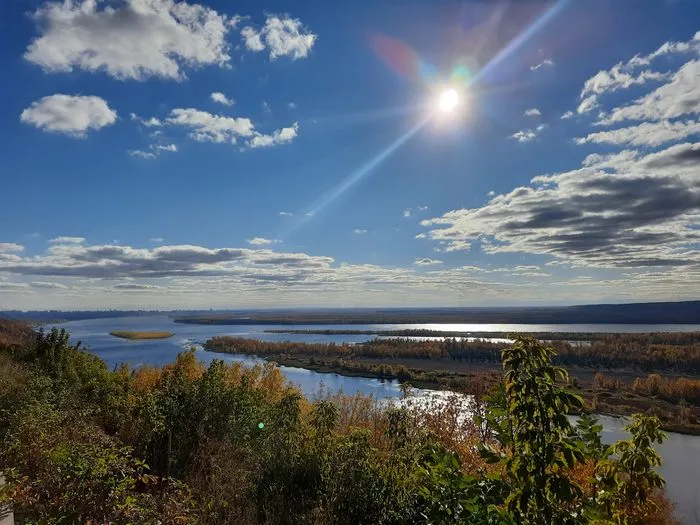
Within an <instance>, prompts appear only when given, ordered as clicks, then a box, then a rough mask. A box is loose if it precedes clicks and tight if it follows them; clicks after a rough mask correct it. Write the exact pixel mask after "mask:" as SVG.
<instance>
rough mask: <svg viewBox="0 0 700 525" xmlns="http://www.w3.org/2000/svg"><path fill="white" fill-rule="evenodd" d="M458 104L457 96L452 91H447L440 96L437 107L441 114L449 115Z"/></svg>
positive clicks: (454, 91)
mask: <svg viewBox="0 0 700 525" xmlns="http://www.w3.org/2000/svg"><path fill="white" fill-rule="evenodd" d="M457 104H459V94H458V93H457V91H456V90H454V89H448V90H447V91H444V92H443V93H442V94H441V95H440V101H439V103H438V106H439V107H440V111H442V112H443V113H451V112H452V111H453V110H454V109H455V108H456V107H457Z"/></svg>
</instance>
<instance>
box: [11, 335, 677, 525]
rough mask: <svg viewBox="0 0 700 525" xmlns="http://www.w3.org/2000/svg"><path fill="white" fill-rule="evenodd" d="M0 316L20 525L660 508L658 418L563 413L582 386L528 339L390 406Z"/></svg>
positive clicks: (590, 516)
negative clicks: (132, 356) (496, 376)
mask: <svg viewBox="0 0 700 525" xmlns="http://www.w3.org/2000/svg"><path fill="white" fill-rule="evenodd" d="M4 330H5V325H4V324H3V323H0V333H3V337H4V338H3V339H2V341H3V344H2V345H1V346H0V470H1V471H2V472H3V474H4V475H5V477H6V479H7V485H6V486H5V487H3V489H2V491H1V492H0V505H2V504H3V503H4V502H7V501H9V502H11V504H12V505H13V507H14V511H15V516H16V519H17V520H18V522H20V523H119V524H121V523H124V524H126V523H138V524H141V523H149V524H151V523H152V524H155V523H162V524H243V525H246V524H250V525H253V524H280V525H282V524H290V525H291V524H299V525H303V524H309V525H310V524H328V525H330V524H347V525H356V524H373V525H374V524H387V525H388V524H396V525H399V524H425V525H428V524H435V525H437V524H444V525H447V524H513V525H515V524H517V525H550V524H552V523H562V524H570V525H574V524H585V523H597V524H604V523H608V524H613V523H615V524H623V523H624V524H642V523H647V524H652V523H654V524H670V523H674V520H673V519H672V518H671V506H670V504H669V503H668V501H667V500H666V499H665V497H664V495H663V487H664V481H663V479H662V478H661V477H660V476H659V475H658V474H657V473H656V468H657V467H658V465H659V463H660V458H659V456H658V455H657V454H656V452H655V451H654V450H653V446H654V444H656V443H660V442H662V441H663V440H664V438H665V435H664V434H663V432H661V431H660V430H659V421H658V419H656V418H655V417H650V416H643V415H638V416H636V417H635V418H633V420H632V421H631V423H630V425H629V430H630V432H631V434H632V438H631V439H630V440H628V441H621V442H618V443H616V444H614V445H613V446H612V447H607V446H605V445H604V444H602V443H601V437H600V431H601V427H600V425H598V424H596V422H595V420H593V419H592V418H590V417H584V418H582V420H581V422H580V423H579V424H578V425H577V426H576V427H572V425H571V424H570V422H569V419H568V418H566V417H565V414H566V413H567V412H571V411H577V410H580V409H581V406H582V401H581V399H580V398H579V397H578V396H576V395H575V394H573V393H571V392H569V391H568V390H567V389H566V388H565V386H564V385H566V379H567V378H566V372H565V371H564V370H563V369H560V368H557V367H556V366H554V365H553V364H552V358H553V357H554V353H553V351H552V350H551V349H549V348H547V347H545V346H543V345H542V344H541V343H539V342H537V341H536V340H534V339H528V338H518V339H517V340H516V341H515V343H514V344H513V345H510V346H508V347H507V348H504V349H503V350H502V353H501V359H502V363H503V369H504V375H503V378H502V381H500V382H499V383H498V384H496V385H494V386H493V388H490V389H489V390H488V391H487V389H486V386H485V388H484V392H482V393H481V394H480V395H477V396H475V398H474V401H473V403H468V402H467V400H466V398H464V397H462V396H458V395H455V396H452V398H449V399H448V400H447V401H445V402H436V403H433V404H431V405H430V406H426V405H424V404H412V403H411V402H410V400H409V401H407V402H406V406H404V407H398V406H392V405H388V406H385V405H382V404H378V403H376V402H375V400H373V399H371V398H366V397H361V396H350V397H348V396H342V395H330V394H323V393H322V394H320V395H319V396H318V397H317V398H315V399H307V398H305V397H304V396H303V395H302V394H301V393H300V392H299V391H298V390H297V389H296V388H295V387H293V386H291V385H289V384H287V383H286V382H285V380H284V378H283V376H282V374H281V373H280V371H279V369H278V368H276V367H275V366H273V365H271V364H268V365H266V366H257V367H254V368H245V367H243V366H241V365H240V364H231V365H229V364H226V363H224V362H222V361H213V362H212V363H211V364H210V365H209V366H204V365H203V364H201V363H199V362H198V361H197V360H196V358H195V354H194V352H192V351H189V352H184V353H182V354H180V355H179V356H178V357H177V359H176V360H175V362H174V363H172V364H169V365H167V366H164V367H162V368H158V367H143V368H139V369H137V370H130V369H128V368H127V367H121V368H119V369H117V370H114V371H110V370H109V369H108V368H107V367H106V366H105V364H104V363H103V362H102V361H101V360H100V359H99V358H97V357H96V356H94V355H92V354H90V353H87V352H85V351H83V350H81V349H80V347H79V345H74V344H72V343H71V342H70V340H69V335H68V334H67V333H66V332H65V331H63V330H61V331H59V330H56V329H53V330H52V331H51V332H49V333H38V334H35V333H32V332H31V331H30V330H29V329H27V328H18V327H16V326H15V327H13V326H10V327H8V333H7V334H6V333H5V331H4ZM409 399H410V398H409ZM466 405H469V406H466ZM467 408H469V409H470V410H471V411H472V412H473V413H474V414H475V418H474V419H469V418H465V417H464V414H465V413H466V409H467Z"/></svg>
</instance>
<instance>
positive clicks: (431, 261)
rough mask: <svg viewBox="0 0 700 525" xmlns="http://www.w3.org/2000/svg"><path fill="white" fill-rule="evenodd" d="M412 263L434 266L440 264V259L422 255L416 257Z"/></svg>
mask: <svg viewBox="0 0 700 525" xmlns="http://www.w3.org/2000/svg"><path fill="white" fill-rule="evenodd" d="M413 264H415V265H418V266H435V265H437V264H442V261H439V260H437V259H431V258H429V257H423V258H421V259H416V260H415V261H414V262H413Z"/></svg>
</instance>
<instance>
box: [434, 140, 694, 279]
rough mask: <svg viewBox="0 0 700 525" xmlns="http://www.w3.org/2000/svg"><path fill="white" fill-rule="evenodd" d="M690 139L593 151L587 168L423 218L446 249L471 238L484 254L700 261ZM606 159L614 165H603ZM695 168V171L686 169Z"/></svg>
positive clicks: (599, 261)
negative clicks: (620, 152)
mask: <svg viewBox="0 0 700 525" xmlns="http://www.w3.org/2000/svg"><path fill="white" fill-rule="evenodd" d="M696 149H697V145H690V144H688V145H681V146H673V147H671V148H669V149H667V150H664V151H662V152H657V153H652V154H648V155H645V156H640V157H639V158H635V157H634V156H630V155H626V156H617V157H615V159H612V158H611V157H608V158H604V157H600V158H599V159H598V162H597V163H596V162H591V161H589V166H585V167H583V168H581V169H578V170H574V171H571V172H566V173H562V174H558V175H550V176H543V177H536V178H535V179H533V181H532V184H531V185H530V186H523V187H519V188H516V189H514V190H513V191H511V192H510V193H508V194H505V195H499V196H497V197H495V198H494V199H492V200H491V201H489V202H488V204H486V205H485V206H483V207H481V208H472V209H462V210H455V211H451V212H449V213H446V214H445V215H443V216H442V217H438V218H435V219H431V220H427V221H423V223H422V224H423V225H424V226H432V227H434V228H435V229H432V230H431V231H429V232H428V237H429V238H431V239H433V240H439V241H446V242H447V243H448V249H449V248H464V249H469V248H470V244H471V243H472V242H475V241H477V240H478V241H479V242H480V243H481V247H482V249H483V250H484V251H486V252H488V253H498V252H525V253H536V254H540V255H550V256H553V257H556V258H559V259H563V260H568V261H570V262H572V263H574V264H577V265H580V266H600V267H646V266H684V265H688V264H691V263H693V262H700V251H698V250H697V249H696V248H694V246H696V244H697V243H698V242H700V231H698V230H697V229H696V228H694V226H693V225H695V224H697V223H698V221H700V180H698V179H697V177H696V176H694V175H693V173H697V171H696V170H697V166H698V164H697V155H696ZM602 162H605V163H607V165H608V166H609V167H611V168H612V167H614V169H612V170H610V169H607V170H606V169H602V168H601V166H600V163H602ZM693 170H695V172H694V171H693Z"/></svg>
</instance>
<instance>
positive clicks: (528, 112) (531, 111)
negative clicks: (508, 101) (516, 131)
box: [525, 108, 542, 117]
mask: <svg viewBox="0 0 700 525" xmlns="http://www.w3.org/2000/svg"><path fill="white" fill-rule="evenodd" d="M541 115H542V112H541V111H540V110H539V109H537V108H530V109H526V110H525V116H526V117H539V116H541Z"/></svg>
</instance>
